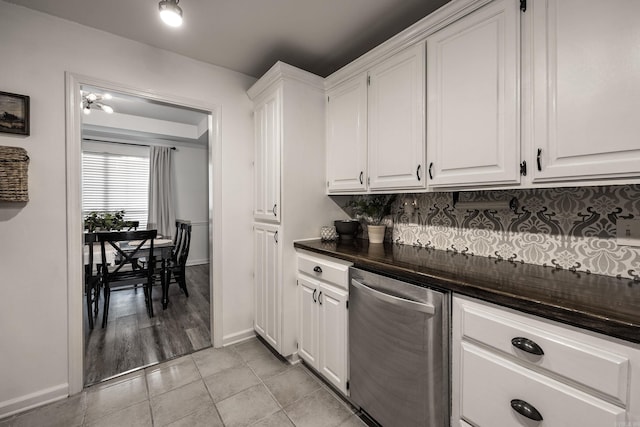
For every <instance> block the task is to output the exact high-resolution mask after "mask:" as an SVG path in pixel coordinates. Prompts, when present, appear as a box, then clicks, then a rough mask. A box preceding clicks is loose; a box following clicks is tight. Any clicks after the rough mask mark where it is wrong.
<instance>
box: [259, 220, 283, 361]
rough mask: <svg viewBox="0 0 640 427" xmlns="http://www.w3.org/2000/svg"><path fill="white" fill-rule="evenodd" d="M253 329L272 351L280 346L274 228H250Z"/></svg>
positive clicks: (278, 267) (275, 233) (275, 229)
mask: <svg viewBox="0 0 640 427" xmlns="http://www.w3.org/2000/svg"><path fill="white" fill-rule="evenodd" d="M253 229H254V234H253V236H254V238H253V240H254V263H255V266H254V329H255V331H256V332H257V333H258V334H259V335H260V336H261V337H262V338H264V339H265V340H266V341H267V342H268V343H269V344H270V345H271V346H272V347H273V348H274V349H276V350H279V344H280V310H281V307H280V252H279V248H278V227H277V226H274V225H268V224H255V225H254V228H253Z"/></svg>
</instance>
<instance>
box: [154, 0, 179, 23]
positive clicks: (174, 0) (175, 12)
mask: <svg viewBox="0 0 640 427" xmlns="http://www.w3.org/2000/svg"><path fill="white" fill-rule="evenodd" d="M179 2H180V0H162V1H161V2H160V3H159V4H158V9H160V17H161V18H162V20H163V21H164V23H165V24H167V25H170V26H172V27H179V26H180V25H182V9H180V6H178V3H179Z"/></svg>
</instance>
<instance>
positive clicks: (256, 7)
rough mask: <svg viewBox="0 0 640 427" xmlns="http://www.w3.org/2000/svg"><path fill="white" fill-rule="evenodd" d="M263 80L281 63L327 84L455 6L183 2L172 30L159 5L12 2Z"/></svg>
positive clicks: (389, 0)
mask: <svg viewBox="0 0 640 427" xmlns="http://www.w3.org/2000/svg"><path fill="white" fill-rule="evenodd" d="M7 1H9V2H11V3H15V4H19V5H22V6H26V7H28V8H31V9H35V10H39V11H42V12H45V13H49V14H51V15H55V16H58V17H60V18H64V19H67V20H70V21H74V22H77V23H79V24H83V25H86V26H89V27H94V28H97V29H100V30H103V31H107V32H109V33H113V34H117V35H119V36H122V37H126V38H129V39H132V40H137V41H139V42H142V43H145V44H148V45H151V46H156V47H158V48H162V49H166V50H169V51H172V52H176V53H179V54H182V55H185V56H188V57H191V58H194V59H197V60H200V61H204V62H208V63H210V64H214V65H219V66H222V67H225V68H229V69H231V70H235V71H239V72H241V73H244V74H247V75H250V76H253V77H260V76H261V75H262V74H264V72H266V71H267V70H268V69H269V68H270V67H271V66H272V65H273V64H274V63H275V62H276V61H278V60H281V61H284V62H286V63H288V64H291V65H294V66H296V67H299V68H302V69H304V70H307V71H310V72H312V73H315V74H317V75H319V76H322V77H326V76H327V75H329V74H331V73H332V72H334V71H336V70H338V69H339V68H341V67H342V66H344V65H346V64H348V63H349V62H351V61H352V60H354V59H356V58H357V57H359V56H360V55H362V54H363V53H365V52H367V51H368V50H370V49H371V48H373V47H375V46H377V45H378V44H380V43H381V42H383V41H385V40H387V39H388V38H390V37H391V36H393V35H395V34H397V33H398V32H400V31H401V30H403V29H404V28H406V27H408V26H409V25H411V24H413V23H415V22H417V21H418V20H420V19H421V18H423V17H424V16H426V15H428V14H429V13H431V12H432V11H434V10H435V9H437V8H438V7H440V6H442V5H443V4H445V3H447V2H448V1H449V0H182V1H180V4H179V5H180V7H181V8H182V10H183V12H184V24H183V26H182V27H179V28H171V27H168V26H166V25H164V24H163V23H162V21H161V20H160V17H159V15H158V0H55V1H52V0H7Z"/></svg>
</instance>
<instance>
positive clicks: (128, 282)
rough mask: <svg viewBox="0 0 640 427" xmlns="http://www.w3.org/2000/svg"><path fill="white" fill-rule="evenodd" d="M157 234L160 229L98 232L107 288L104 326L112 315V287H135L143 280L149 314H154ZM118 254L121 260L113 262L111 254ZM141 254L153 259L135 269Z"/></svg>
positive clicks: (103, 282)
mask: <svg viewBox="0 0 640 427" xmlns="http://www.w3.org/2000/svg"><path fill="white" fill-rule="evenodd" d="M157 235H158V231H157V230H145V231H115V232H104V233H96V237H97V241H98V242H99V243H100V252H101V261H102V269H101V280H102V283H101V284H102V287H103V289H104V308H103V313H102V327H103V328H104V327H105V326H106V325H107V319H108V316H109V302H110V299H111V290H112V288H116V287H118V288H122V287H131V288H133V287H134V286H135V285H138V284H142V285H143V290H144V300H145V304H146V307H147V314H148V315H149V317H153V303H152V290H153V281H154V275H153V273H154V266H155V262H154V261H155V258H154V255H153V241H154V239H155V238H156V236H157ZM129 242H135V243H129ZM111 255H113V256H111ZM116 257H118V258H119V259H120V262H118V263H109V259H110V258H113V259H115V258H116ZM141 257H145V258H146V259H147V260H150V261H151V262H147V263H145V264H144V265H139V266H138V268H135V269H134V268H133V267H132V263H133V261H134V260H136V259H139V258H141ZM110 264H111V265H110Z"/></svg>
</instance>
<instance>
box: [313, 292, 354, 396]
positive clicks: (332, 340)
mask: <svg viewBox="0 0 640 427" xmlns="http://www.w3.org/2000/svg"><path fill="white" fill-rule="evenodd" d="M348 295H349V294H348V292H347V291H345V290H343V289H339V288H336V287H333V286H329V285H325V284H321V285H320V293H319V294H318V307H319V312H320V319H319V325H320V334H319V335H320V346H319V348H320V365H319V368H318V371H320V373H321V374H322V375H323V376H324V377H325V378H326V379H327V380H328V381H329V382H330V383H331V384H333V385H334V386H335V387H336V388H337V389H338V390H340V391H341V392H343V393H344V394H345V395H346V394H347V366H348V365H347V327H348V325H347V299H348Z"/></svg>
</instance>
